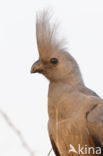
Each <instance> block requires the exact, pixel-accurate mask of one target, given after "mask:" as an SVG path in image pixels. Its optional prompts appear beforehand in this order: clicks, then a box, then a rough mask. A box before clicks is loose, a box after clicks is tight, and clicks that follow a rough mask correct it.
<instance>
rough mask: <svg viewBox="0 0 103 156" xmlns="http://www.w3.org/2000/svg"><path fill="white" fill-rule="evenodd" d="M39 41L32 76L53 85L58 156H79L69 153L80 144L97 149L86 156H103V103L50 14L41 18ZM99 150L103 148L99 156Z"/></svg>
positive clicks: (52, 129)
mask: <svg viewBox="0 0 103 156" xmlns="http://www.w3.org/2000/svg"><path fill="white" fill-rule="evenodd" d="M36 38H37V46H38V52H39V59H38V61H36V62H35V63H34V64H33V65H32V67H31V73H37V72H38V73H41V74H43V75H44V76H45V77H46V78H47V79H48V80H49V82H50V83H49V91H48V114H49V121H48V131H49V137H50V140H51V144H52V147H53V150H54V152H55V155H56V156H69V155H70V156H75V155H78V153H77V152H70V153H69V150H70V149H69V146H70V145H71V146H72V147H74V149H75V150H76V151H78V149H77V148H78V145H80V146H82V147H85V146H86V148H87V147H88V149H89V148H91V147H92V148H94V151H93V150H89V152H90V153H88V151H86V153H85V155H86V156H88V155H89V156H92V155H103V151H102V150H103V100H102V99H101V98H100V97H99V96H98V95H97V94H96V93H95V92H94V91H92V90H90V89H88V88H87V87H86V86H85V84H84V82H83V79H82V76H81V72H80V69H79V66H78V64H77V62H76V61H75V59H74V58H73V57H72V56H71V55H70V53H68V52H67V51H66V50H65V45H64V42H63V40H60V39H58V38H57V31H56V27H55V24H54V25H51V21H50V18H49V13H48V12H46V11H44V12H40V13H39V14H38V15H37V18H36ZM97 147H100V149H101V151H99V152H98V153H96V149H97ZM83 152H85V151H82V152H81V153H80V154H79V155H83ZM93 152H94V153H93Z"/></svg>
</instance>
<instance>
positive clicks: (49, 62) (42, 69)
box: [31, 11, 80, 81]
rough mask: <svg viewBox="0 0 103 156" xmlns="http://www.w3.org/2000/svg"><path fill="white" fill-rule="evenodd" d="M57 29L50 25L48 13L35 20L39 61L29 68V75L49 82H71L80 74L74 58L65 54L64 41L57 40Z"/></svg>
mask: <svg viewBox="0 0 103 156" xmlns="http://www.w3.org/2000/svg"><path fill="white" fill-rule="evenodd" d="M56 28H57V27H56V26H55V25H52V26H51V24H50V19H49V16H48V12H45V11H44V12H43V13H41V14H39V16H37V19H36V38H37V46H38V51H39V59H38V61H36V62H35V63H34V64H33V65H32V67H31V73H37V72H38V73H41V74H43V75H44V76H46V78H48V79H49V80H50V81H66V79H67V80H69V79H70V81H71V80H73V79H74V78H75V76H76V77H78V76H79V80H80V72H79V68H78V65H77V63H76V61H75V60H74V58H73V57H72V56H71V55H70V54H69V53H68V52H66V50H65V48H64V40H59V39H57V31H56V30H57V29H56ZM74 75H75V76H74Z"/></svg>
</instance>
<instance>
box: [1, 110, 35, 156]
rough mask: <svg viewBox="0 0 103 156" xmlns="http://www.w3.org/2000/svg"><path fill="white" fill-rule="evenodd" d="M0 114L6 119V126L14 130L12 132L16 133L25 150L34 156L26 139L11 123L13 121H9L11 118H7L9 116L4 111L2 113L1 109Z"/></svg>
mask: <svg viewBox="0 0 103 156" xmlns="http://www.w3.org/2000/svg"><path fill="white" fill-rule="evenodd" d="M0 114H1V116H2V117H3V118H4V120H5V121H6V123H7V124H8V126H9V127H10V128H11V129H12V130H13V131H14V133H15V134H16V135H17V137H18V138H19V140H20V141H21V143H22V145H23V147H24V148H25V150H27V151H28V153H29V155H30V156H34V151H33V150H32V149H31V148H30V146H29V145H28V144H27V142H26V140H25V139H24V137H23V135H22V133H21V132H20V131H19V130H18V129H17V128H16V127H15V126H14V125H13V123H12V122H11V120H10V119H9V117H8V116H7V114H6V113H4V112H3V111H2V110H0Z"/></svg>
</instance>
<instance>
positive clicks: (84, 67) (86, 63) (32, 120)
mask: <svg viewBox="0 0 103 156" xmlns="http://www.w3.org/2000/svg"><path fill="white" fill-rule="evenodd" d="M45 8H48V9H50V10H52V11H51V12H52V14H53V18H54V19H55V20H54V21H58V22H59V23H60V28H59V32H60V34H61V36H64V37H65V38H66V39H67V41H68V44H67V47H68V51H69V52H70V53H71V54H72V55H73V56H74V58H75V59H76V60H77V62H78V64H79V66H80V69H81V72H82V74H83V78H84V82H85V84H86V85H87V87H89V88H91V89H92V90H94V91H95V92H97V94H99V95H100V96H101V97H103V0H78V1H77V0H61V1H60V0H49V1H48V0H9V1H8V0H0V155H1V156H14V155H15V156H18V155H20V156H33V154H32V153H30V152H31V151H34V153H35V156H46V155H47V154H48V152H49V151H50V149H51V144H50V141H49V137H48V130H47V122H48V110H47V95H48V84H49V82H48V80H46V79H45V78H44V77H43V76H42V75H39V74H34V75H33V74H32V75H31V74H30V68H31V65H32V64H33V62H34V61H36V60H37V59H38V51H37V45H36V37H35V17H36V12H37V11H39V10H42V9H45ZM2 111H3V112H4V113H6V114H7V116H8V117H9V119H10V120H11V122H12V123H13V125H14V126H15V127H16V128H17V129H18V130H20V132H21V134H22V136H23V137H24V139H25V141H26V143H27V144H28V146H29V147H24V146H22V141H21V140H22V138H20V133H18V134H19V137H18V136H17V135H16V133H15V132H17V131H16V130H15V128H14V127H13V126H11V125H10V124H11V123H10V121H7V117H5V114H3V113H2ZM5 119H6V120H5ZM29 148H30V149H29ZM50 156H54V154H53V152H51V155H50Z"/></svg>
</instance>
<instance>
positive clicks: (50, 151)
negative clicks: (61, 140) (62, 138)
mask: <svg viewBox="0 0 103 156" xmlns="http://www.w3.org/2000/svg"><path fill="white" fill-rule="evenodd" d="M51 151H52V148H51V150H50V151H49V153H48V155H47V156H50V153H51Z"/></svg>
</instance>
